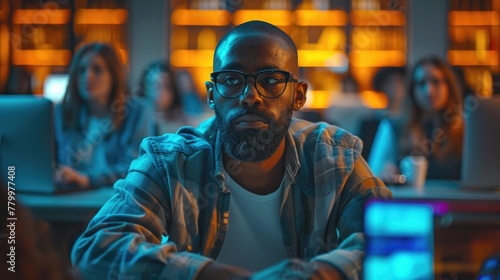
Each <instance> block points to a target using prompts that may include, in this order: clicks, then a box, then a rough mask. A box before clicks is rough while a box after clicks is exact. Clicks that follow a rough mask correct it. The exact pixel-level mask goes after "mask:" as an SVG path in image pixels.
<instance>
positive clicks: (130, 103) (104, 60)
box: [55, 43, 153, 187]
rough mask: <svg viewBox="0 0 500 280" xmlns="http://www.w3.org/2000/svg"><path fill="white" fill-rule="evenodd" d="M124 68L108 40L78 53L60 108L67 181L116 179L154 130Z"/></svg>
mask: <svg viewBox="0 0 500 280" xmlns="http://www.w3.org/2000/svg"><path fill="white" fill-rule="evenodd" d="M122 69H123V67H122V65H121V63H120V60H119V58H118V56H117V54H116V52H115V51H114V50H113V48H112V47H111V46H110V45H107V44H101V43H91V44H88V45H84V46H82V47H81V48H80V49H79V50H78V52H77V53H76V54H75V56H74V58H73V60H72V62H71V65H70V69H69V81H68V86H67V89H66V93H65V95H64V98H63V101H62V103H61V104H59V105H58V106H57V107H56V110H55V130H56V143H57V146H58V149H57V151H58V162H59V164H60V165H61V166H60V168H59V172H58V174H57V177H58V179H59V180H60V181H61V182H62V183H63V184H66V185H76V186H78V187H98V186H103V185H112V184H114V182H115V181H116V180H118V179H120V178H123V177H124V176H125V175H126V173H127V171H128V167H129V165H130V162H131V161H132V160H133V159H134V158H136V157H137V155H138V150H139V144H140V142H141V141H142V139H143V138H144V137H146V136H149V135H152V133H153V131H152V128H153V127H152V120H151V118H148V116H149V114H147V112H146V110H145V108H144V106H143V105H142V104H141V103H140V102H138V101H137V100H135V99H132V98H128V95H127V94H126V87H125V74H124V73H123V72H122Z"/></svg>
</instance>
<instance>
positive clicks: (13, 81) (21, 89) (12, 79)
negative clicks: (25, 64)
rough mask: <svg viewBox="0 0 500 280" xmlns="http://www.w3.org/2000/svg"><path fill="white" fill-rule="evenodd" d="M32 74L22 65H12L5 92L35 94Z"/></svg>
mask: <svg viewBox="0 0 500 280" xmlns="http://www.w3.org/2000/svg"><path fill="white" fill-rule="evenodd" d="M31 79H32V76H31V74H30V73H29V72H28V71H26V70H25V69H23V68H21V67H11V68H10V71H9V76H8V77H7V83H6V84H5V89H4V91H3V93H4V94H33V90H32V87H31V82H32V81H31Z"/></svg>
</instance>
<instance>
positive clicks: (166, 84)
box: [138, 61, 194, 135]
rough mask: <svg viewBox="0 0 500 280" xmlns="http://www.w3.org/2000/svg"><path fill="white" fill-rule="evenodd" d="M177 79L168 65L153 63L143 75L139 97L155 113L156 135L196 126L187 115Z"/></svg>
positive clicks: (161, 62) (158, 62)
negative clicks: (143, 99) (182, 127)
mask: <svg viewBox="0 0 500 280" xmlns="http://www.w3.org/2000/svg"><path fill="white" fill-rule="evenodd" d="M176 82H177V79H176V77H175V74H174V72H173V71H172V70H171V69H170V67H169V66H168V64H166V63H165V62H163V61H157V62H153V63H151V64H150V65H148V66H147V67H146V69H145V70H144V71H143V73H142V77H141V85H140V87H139V89H140V90H139V93H138V95H139V96H140V97H143V98H145V99H146V100H147V102H148V104H149V105H150V106H151V107H152V110H154V111H155V122H156V125H155V134H156V135H162V134H164V133H175V132H176V131H177V129H179V128H180V127H181V126H184V125H194V123H192V122H191V118H190V117H189V116H188V115H187V114H186V112H185V110H184V106H183V102H182V96H181V93H180V91H179V87H178V86H177V83H176Z"/></svg>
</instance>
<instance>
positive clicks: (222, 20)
mask: <svg viewBox="0 0 500 280" xmlns="http://www.w3.org/2000/svg"><path fill="white" fill-rule="evenodd" d="M171 22H172V24H173V25H199V26H226V25H229V23H231V13H230V12H228V11H226V10H187V9H178V10H174V12H173V13H172V18H171Z"/></svg>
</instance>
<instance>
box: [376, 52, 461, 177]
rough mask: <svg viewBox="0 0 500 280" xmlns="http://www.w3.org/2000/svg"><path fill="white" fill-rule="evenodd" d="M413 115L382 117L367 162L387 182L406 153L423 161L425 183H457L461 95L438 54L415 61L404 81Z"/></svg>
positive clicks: (458, 173)
mask: <svg viewBox="0 0 500 280" xmlns="http://www.w3.org/2000/svg"><path fill="white" fill-rule="evenodd" d="M407 97H408V98H409V104H410V108H411V111H410V112H409V115H408V116H407V117H406V118H400V119H399V120H392V119H385V120H383V121H382V122H381V124H380V126H379V128H378V130H377V134H376V136H375V139H374V142H373V146H372V151H371V153H370V157H369V159H368V162H369V165H370V167H371V168H372V170H373V172H374V173H375V175H377V176H379V177H381V178H382V179H383V180H385V181H386V182H389V183H391V182H392V178H394V176H396V174H398V173H400V172H399V170H398V166H399V161H400V160H401V159H402V158H403V157H404V156H407V155H418V156H424V157H426V159H427V161H428V169H427V178H428V179H456V180H458V179H460V169H461V156H462V137H463V118H462V107H463V106H462V104H463V103H462V100H463V99H462V96H461V92H460V90H459V89H458V85H457V82H456V79H455V75H454V73H453V71H452V69H451V67H450V66H449V65H448V64H447V63H446V62H445V61H443V60H442V59H440V58H438V57H436V56H428V57H424V58H422V59H421V60H419V61H418V62H417V63H416V64H415V66H414V67H413V71H412V72H411V75H410V80H409V83H408V96H407Z"/></svg>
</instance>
